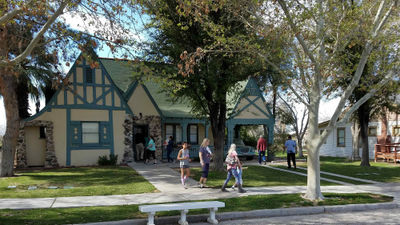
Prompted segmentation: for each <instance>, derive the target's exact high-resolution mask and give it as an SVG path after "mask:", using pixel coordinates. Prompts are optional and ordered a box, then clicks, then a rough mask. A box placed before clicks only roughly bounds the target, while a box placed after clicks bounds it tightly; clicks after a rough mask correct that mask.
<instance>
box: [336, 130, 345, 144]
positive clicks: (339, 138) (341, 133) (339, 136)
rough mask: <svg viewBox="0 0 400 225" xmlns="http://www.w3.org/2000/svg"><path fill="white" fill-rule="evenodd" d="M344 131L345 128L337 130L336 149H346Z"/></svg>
mask: <svg viewBox="0 0 400 225" xmlns="http://www.w3.org/2000/svg"><path fill="white" fill-rule="evenodd" d="M345 137H346V130H345V128H344V127H343V128H338V129H337V146H338V147H346V139H345Z"/></svg>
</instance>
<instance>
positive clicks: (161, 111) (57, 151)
mask: <svg viewBox="0 0 400 225" xmlns="http://www.w3.org/2000/svg"><path fill="white" fill-rule="evenodd" d="M93 65H95V68H93ZM132 68H133V67H132V62H130V61H127V60H117V59H109V58H96V60H95V63H93V62H92V67H91V66H90V65H89V63H88V62H87V60H85V58H84V57H83V56H80V57H78V60H76V62H75V63H74V64H73V66H72V67H71V69H70V71H69V72H68V74H67V77H66V79H67V80H68V84H67V85H64V86H63V87H59V88H58V90H57V91H56V93H55V94H54V96H53V97H52V99H51V100H50V101H49V103H48V104H47V105H46V106H45V107H44V108H43V109H42V110H41V111H40V112H39V113H37V114H36V115H33V116H32V117H30V118H28V119H26V120H24V121H22V122H21V128H20V131H19V139H18V145H17V149H16V165H17V166H18V167H27V166H45V167H57V166H83V165H95V164H96V163H97V160H98V157H99V156H103V155H109V154H116V155H118V156H119V157H118V163H126V162H130V161H133V160H137V159H138V158H137V155H136V154H135V153H136V149H135V146H136V142H137V141H138V140H140V139H142V138H144V137H147V136H149V135H152V136H153V137H154V139H155V143H156V157H157V158H159V159H161V158H162V157H163V155H162V154H163V151H162V150H163V143H164V142H165V141H166V140H168V139H167V138H168V137H169V136H173V137H174V138H175V142H177V143H179V142H182V141H188V142H189V143H190V144H191V146H192V150H193V151H197V148H198V146H199V144H201V143H200V142H201V140H202V139H203V138H204V137H209V138H210V139H211V143H213V142H212V138H211V137H212V135H210V134H211V129H210V124H209V122H208V121H207V119H199V118H197V117H195V116H193V115H192V114H191V107H190V104H189V103H188V102H187V101H181V102H176V103H173V102H171V101H170V99H169V97H168V96H167V95H166V94H165V93H163V92H162V88H161V86H160V85H159V84H158V83H156V82H154V81H137V80H134V78H133V77H134V76H133V73H135V71H136V70H134V69H132ZM136 72H138V71H136ZM139 72H140V71H139ZM238 88H241V89H240V92H239V93H241V94H240V96H237V97H236V99H234V101H233V103H234V104H233V105H232V106H229V107H230V108H231V111H230V113H229V118H228V119H227V122H226V123H227V124H226V125H227V139H226V143H227V145H229V144H230V143H232V142H233V141H234V138H235V132H234V131H235V129H236V128H237V127H238V126H242V125H267V127H268V131H269V132H268V140H269V142H271V143H272V141H273V126H274V118H273V116H272V114H271V112H270V110H269V108H268V106H267V105H266V103H265V100H264V98H263V96H262V93H261V91H260V89H259V87H258V86H257V84H256V82H255V81H254V79H253V78H249V79H248V80H246V81H243V82H240V83H239V84H238ZM230 96H233V95H230ZM236 138H237V137H236Z"/></svg>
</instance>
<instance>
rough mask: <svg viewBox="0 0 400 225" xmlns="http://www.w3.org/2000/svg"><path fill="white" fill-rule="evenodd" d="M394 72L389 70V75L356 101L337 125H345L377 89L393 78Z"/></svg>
mask: <svg viewBox="0 0 400 225" xmlns="http://www.w3.org/2000/svg"><path fill="white" fill-rule="evenodd" d="M394 74H395V71H394V70H391V71H389V73H388V74H387V75H386V76H385V77H384V79H382V80H381V81H379V83H378V84H376V87H375V88H372V89H371V90H370V91H369V92H368V93H367V94H365V95H364V96H363V97H362V98H361V99H360V100H358V101H357V102H356V103H355V104H354V105H353V106H352V107H351V108H350V109H349V110H348V111H347V112H346V113H345V114H344V117H343V118H342V119H341V120H340V121H339V122H338V123H337V125H343V124H345V123H347V122H348V121H349V119H350V116H351V115H352V114H353V113H354V112H355V111H356V110H357V109H358V108H359V107H360V106H361V105H362V104H364V103H365V102H366V101H368V99H370V98H371V97H372V96H374V95H375V93H376V92H377V91H379V89H381V88H382V87H383V86H384V85H385V84H387V83H388V82H389V81H390V80H391V79H392V78H393V76H394Z"/></svg>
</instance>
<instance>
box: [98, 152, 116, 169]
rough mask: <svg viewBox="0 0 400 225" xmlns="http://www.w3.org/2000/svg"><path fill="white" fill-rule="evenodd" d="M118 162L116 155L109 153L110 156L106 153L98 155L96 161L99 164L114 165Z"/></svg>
mask: <svg viewBox="0 0 400 225" xmlns="http://www.w3.org/2000/svg"><path fill="white" fill-rule="evenodd" d="M117 162H118V155H114V154H110V158H108V157H107V155H103V156H99V159H98V160H97V163H98V164H99V166H115V165H117Z"/></svg>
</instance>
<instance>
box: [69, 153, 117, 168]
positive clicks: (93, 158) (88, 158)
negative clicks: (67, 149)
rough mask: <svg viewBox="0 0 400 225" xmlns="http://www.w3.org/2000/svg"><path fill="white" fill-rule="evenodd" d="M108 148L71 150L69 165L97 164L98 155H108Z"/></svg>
mask: <svg viewBox="0 0 400 225" xmlns="http://www.w3.org/2000/svg"><path fill="white" fill-rule="evenodd" d="M109 154H110V150H109V149H90V150H75V151H71V165H74V166H91V165H97V160H98V159H99V156H103V155H107V156H108V155H109Z"/></svg>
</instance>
